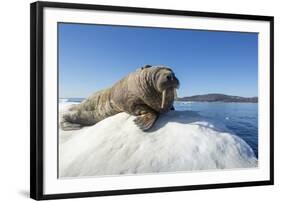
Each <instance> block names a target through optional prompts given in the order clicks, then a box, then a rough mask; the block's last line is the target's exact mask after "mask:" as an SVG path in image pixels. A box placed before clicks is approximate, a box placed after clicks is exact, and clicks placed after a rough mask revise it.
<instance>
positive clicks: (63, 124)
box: [60, 120, 83, 131]
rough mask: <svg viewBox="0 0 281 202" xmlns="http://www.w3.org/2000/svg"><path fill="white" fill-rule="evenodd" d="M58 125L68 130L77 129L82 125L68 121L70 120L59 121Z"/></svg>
mask: <svg viewBox="0 0 281 202" xmlns="http://www.w3.org/2000/svg"><path fill="white" fill-rule="evenodd" d="M60 127H61V129H62V130H64V131H69V130H79V129H81V128H82V127H83V126H82V125H81V124H78V123H70V122H68V121H66V120H62V121H61V122H60Z"/></svg>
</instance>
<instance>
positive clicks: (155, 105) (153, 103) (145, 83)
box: [60, 65, 179, 131]
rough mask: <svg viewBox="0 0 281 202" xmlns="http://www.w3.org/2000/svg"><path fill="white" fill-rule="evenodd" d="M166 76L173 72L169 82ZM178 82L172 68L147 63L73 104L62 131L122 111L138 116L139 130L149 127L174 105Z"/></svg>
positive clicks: (64, 115)
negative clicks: (163, 92) (109, 85)
mask: <svg viewBox="0 0 281 202" xmlns="http://www.w3.org/2000/svg"><path fill="white" fill-rule="evenodd" d="M167 75H168V76H169V75H173V80H172V81H169V80H168V79H167ZM178 85H179V81H178V79H177V78H176V77H175V76H174V73H173V71H172V70H171V69H169V68H167V67H163V66H157V67H156V66H155V67H151V66H149V65H146V66H144V67H142V68H139V69H137V70H136V71H135V72H132V73H130V74H129V75H127V76H126V77H124V78H123V79H121V80H120V81H118V82H117V83H116V84H115V85H113V86H112V87H111V88H108V89H105V90H101V91H99V92H96V93H94V94H93V95H91V96H90V97H88V98H87V99H86V100H84V101H83V102H82V103H80V104H78V105H73V106H72V107H71V108H70V109H69V111H68V112H66V113H65V114H63V115H62V119H61V124H60V125H61V128H62V129H63V130H75V129H80V128H81V127H83V126H90V125H94V124H95V123H97V122H99V121H101V120H103V119H105V118H107V117H110V116H112V115H115V114H117V113H120V112H127V113H128V114H131V115H134V116H136V118H135V120H134V121H135V123H136V124H137V125H138V127H139V128H140V129H142V130H143V131H146V130H148V129H150V128H151V127H152V126H153V124H154V123H155V121H156V120H157V118H158V116H159V114H160V113H165V112H168V111H169V110H170V109H171V108H173V102H174V88H177V87H178ZM163 89H167V90H166V101H165V105H164V107H163V108H161V102H162V91H163Z"/></svg>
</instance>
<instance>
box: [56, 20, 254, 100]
mask: <svg viewBox="0 0 281 202" xmlns="http://www.w3.org/2000/svg"><path fill="white" fill-rule="evenodd" d="M58 37H59V96H60V97H61V98H68V97H87V96H89V95H90V94H92V93H93V92H95V91H98V90H100V89H103V88H107V87H110V86H112V85H113V84H114V83H115V82H116V81H118V80H120V79H121V78H122V77H124V76H125V75H127V74H128V73H129V72H132V71H134V70H135V69H136V68H138V67H141V66H142V65H145V64H150V65H159V64H161V65H167V66H170V67H171V68H172V69H173V70H174V72H175V74H176V76H177V77H178V79H179V80H180V83H181V85H180V89H179V90H178V96H179V97H183V96H191V95H197V94H206V93H224V94H230V95H239V96H257V94H258V35H257V34H256V33H238V32H214V31H199V30H183V29H164V28H143V27H126V26H108V25H106V26H103V25H88V24H65V23H64V24H61V23H60V24H59V36H58Z"/></svg>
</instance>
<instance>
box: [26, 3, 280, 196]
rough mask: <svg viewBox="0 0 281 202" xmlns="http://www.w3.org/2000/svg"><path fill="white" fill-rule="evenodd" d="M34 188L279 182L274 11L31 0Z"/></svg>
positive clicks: (65, 190)
mask: <svg viewBox="0 0 281 202" xmlns="http://www.w3.org/2000/svg"><path fill="white" fill-rule="evenodd" d="M30 145H31V153H30V155H31V165H30V167H31V169H30V176H31V179H30V195H31V198H33V199H37V200H42V199H59V198H74V197H89V196H104V195H119V194H137V193H152V192H168V191H185V190H196V189H213V188H225V187H242V186H257V185H272V184H273V168H274V167H273V17H271V16H257V15H240V14H226V13H211V12H195V11H183V10H166V9H155V8H153V9H152V8H134V7H118V6H103V5H87V4H73V3H56V2H35V3H32V4H31V144H30Z"/></svg>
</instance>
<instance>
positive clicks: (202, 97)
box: [175, 93, 258, 103]
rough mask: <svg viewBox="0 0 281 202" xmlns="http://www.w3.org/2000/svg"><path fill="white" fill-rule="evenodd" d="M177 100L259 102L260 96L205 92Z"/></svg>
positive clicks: (177, 99)
mask: <svg viewBox="0 0 281 202" xmlns="http://www.w3.org/2000/svg"><path fill="white" fill-rule="evenodd" d="M175 101H182V102H223V103H258V97H241V96H234V95H225V94H218V93H213V94H204V95H194V96H189V97H182V98H176V99H175Z"/></svg>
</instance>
